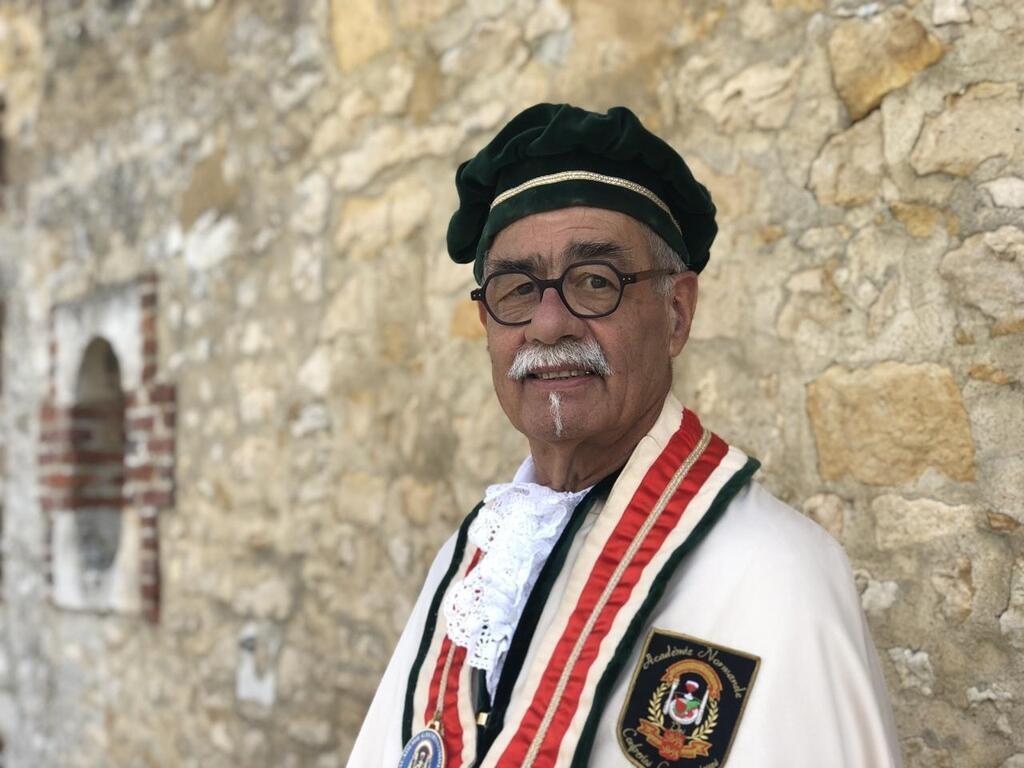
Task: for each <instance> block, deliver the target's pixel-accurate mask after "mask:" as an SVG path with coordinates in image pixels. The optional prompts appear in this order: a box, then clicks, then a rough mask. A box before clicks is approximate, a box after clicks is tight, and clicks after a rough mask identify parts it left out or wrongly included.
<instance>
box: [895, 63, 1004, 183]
mask: <svg viewBox="0 0 1024 768" xmlns="http://www.w3.org/2000/svg"><path fill="white" fill-rule="evenodd" d="M1022 136H1024V110H1022V109H1021V97H1020V93H1019V91H1018V86H1017V84H1016V83H977V84H975V85H972V86H970V87H969V88H968V89H967V90H966V91H964V92H963V93H962V94H959V95H953V96H950V97H948V98H947V99H946V105H945V109H943V111H942V112H940V113H939V114H937V115H933V116H930V117H928V118H926V119H925V122H924V127H923V128H922V129H921V135H920V136H919V137H918V139H917V143H916V144H915V145H914V149H913V151H912V152H911V154H910V164H911V165H912V166H913V168H914V170H915V171H917V172H918V173H919V174H922V175H924V174H927V173H935V172H937V171H941V172H943V173H949V174H952V175H954V176H967V175H969V174H970V173H972V172H973V171H974V169H975V168H977V167H978V166H979V165H980V164H981V163H982V162H983V161H984V160H987V159H988V158H990V157H999V156H1011V155H1013V154H1014V152H1015V150H1018V149H1019V148H1020V147H1021V145H1022V142H1024V139H1022Z"/></svg>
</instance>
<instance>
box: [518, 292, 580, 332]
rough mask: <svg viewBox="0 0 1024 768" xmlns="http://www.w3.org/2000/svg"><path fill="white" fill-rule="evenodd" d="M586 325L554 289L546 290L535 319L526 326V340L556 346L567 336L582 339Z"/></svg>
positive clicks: (535, 313)
mask: <svg viewBox="0 0 1024 768" xmlns="http://www.w3.org/2000/svg"><path fill="white" fill-rule="evenodd" d="M584 330H585V325H584V323H583V320H581V319H580V318H578V317H576V315H574V314H573V313H572V312H570V311H569V308H568V307H567V306H565V304H564V302H563V301H562V297H561V296H559V295H558V291H556V290H555V289H554V288H545V289H544V292H543V293H541V295H540V303H539V304H538V305H537V309H536V310H534V313H533V318H532V319H531V320H530V323H529V325H527V326H526V338H527V339H528V340H530V341H539V342H541V343H542V344H554V343H555V342H557V341H558V340H559V339H562V338H564V337H566V336H576V337H582V336H583V334H584Z"/></svg>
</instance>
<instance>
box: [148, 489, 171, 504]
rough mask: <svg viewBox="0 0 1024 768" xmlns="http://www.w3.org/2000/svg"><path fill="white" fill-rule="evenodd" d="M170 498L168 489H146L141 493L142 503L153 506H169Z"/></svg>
mask: <svg viewBox="0 0 1024 768" xmlns="http://www.w3.org/2000/svg"><path fill="white" fill-rule="evenodd" d="M171 499H172V495H171V492H170V491H146V492H144V493H143V494H142V503H143V504H152V505H153V506H154V507H169V506H171V504H172V503H173V502H172V500H171Z"/></svg>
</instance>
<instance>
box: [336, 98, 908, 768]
mask: <svg viewBox="0 0 1024 768" xmlns="http://www.w3.org/2000/svg"><path fill="white" fill-rule="evenodd" d="M456 186H457V188H458V192H459V201H460V205H459V210H458V211H457V212H456V213H455V215H454V216H453V218H452V221H451V225H450V227H449V230H448V248H449V252H450V254H451V256H452V258H453V259H455V261H457V262H460V263H468V262H472V263H473V264H474V274H475V276H476V279H477V282H478V283H479V284H480V287H479V288H477V289H476V290H474V291H473V293H472V297H473V299H475V300H476V301H478V302H479V307H480V321H481V323H483V325H484V327H485V329H486V331H487V347H488V350H489V352H490V357H491V366H492V376H493V380H494V388H495V392H496V394H497V396H498V400H499V402H500V403H501V407H502V408H503V409H504V411H505V413H506V414H507V416H508V419H509V421H510V422H511V423H512V425H513V426H514V427H515V428H516V429H517V430H519V431H520V432H522V433H523V434H524V435H526V437H527V438H528V439H529V444H530V456H529V457H527V458H526V460H525V461H524V462H523V464H522V466H521V467H520V468H519V471H518V472H517V473H516V475H515V477H514V478H513V479H512V481H511V482H510V483H503V484H500V485H493V486H491V487H490V488H488V489H487V490H486V492H485V494H484V498H483V501H482V502H481V503H480V504H479V505H478V506H477V507H476V509H474V510H473V511H472V513H471V514H470V515H469V516H468V517H467V518H466V520H465V522H464V523H463V524H462V526H461V527H460V529H459V531H458V532H457V533H456V534H455V535H453V536H452V538H451V539H450V540H449V541H448V542H447V543H446V544H445V545H444V546H443V547H442V549H441V552H440V553H439V554H438V556H437V559H436V560H435V561H434V564H433V566H432V568H431V569H430V572H429V574H428V576H427V580H426V584H425V585H424V587H423V591H422V593H421V594H420V597H419V600H418V601H417V603H416V606H415V608H414V609H413V613H412V616H411V617H410V619H409V623H408V625H407V626H406V629H405V632H404V633H403V634H402V637H401V639H400V640H399V643H398V647H397V648H396V650H395V652H394V656H393V657H392V659H391V662H390V664H389V665H388V668H387V671H386V672H385V673H384V678H383V680H382V681H381V684H380V688H379V689H378V691H377V695H376V696H375V698H374V700H373V703H372V705H371V707H370V710H369V713H368V714H367V716H366V721H365V723H364V725H363V728H362V730H361V731H360V734H359V737H358V739H357V740H356V744H355V748H354V751H353V753H352V757H351V760H350V763H349V765H350V766H352V768H367V767H368V766H398V765H401V766H431V767H432V768H434V767H437V766H446V767H447V768H462V767H463V766H466V767H468V766H480V767H481V768H483V767H485V766H486V767H488V768H489V767H491V766H502V767H509V768H511V767H512V766H516V767H518V766H535V767H536V768H541V767H543V766H599V767H602V768H603V767H604V766H624V765H635V766H641V767H642V768H649V767H651V766H661V767H663V768H668V767H669V766H702V767H704V768H710V767H711V766H722V765H725V764H726V763H727V764H728V765H729V766H730V768H768V767H771V766H786V768H794V766H814V767H815V768H822V767H823V766H828V768H836V767H838V766H872V768H881V767H882V766H893V765H897V764H898V762H899V758H898V749H897V742H896V736H895V731H894V727H893V720H892V714H891V712H890V707H889V703H888V699H887V695H886V691H885V684H884V681H883V679H882V675H881V672H880V670H879V666H878V661H877V659H876V656H875V652H874V649H873V646H872V643H871V638H870V636H869V634H868V629H867V626H866V623H865V621H864V616H863V613H862V611H861V608H860V602H859V599H858V596H857V592H856V589H855V588H854V585H853V580H852V578H851V573H850V568H849V565H848V563H847V561H846V558H845V556H844V554H843V551H842V549H841V548H840V547H839V546H838V545H837V544H836V543H835V542H834V541H833V540H832V539H831V538H830V537H829V536H828V535H827V534H826V533H825V532H824V531H822V530H821V529H820V528H818V527H817V526H816V525H815V524H814V523H812V522H810V521H809V520H807V519H806V518H804V517H803V516H801V515H800V514H798V513H797V512H795V511H794V510H792V509H791V508H789V507H788V506H786V505H784V504H782V503H781V502H779V501H778V500H776V499H775V498H773V497H772V496H771V495H770V494H769V493H768V492H766V491H765V490H764V489H763V488H762V487H761V486H760V485H758V484H757V483H756V482H755V481H754V480H753V479H752V476H753V474H754V473H755V471H756V470H757V467H758V463H757V461H755V460H754V459H751V458H748V457H747V456H745V455H744V454H743V453H742V452H741V451H739V450H738V449H736V448H735V447H732V446H730V445H728V444H727V443H726V442H725V441H724V440H723V439H721V438H720V437H718V436H717V435H714V434H712V433H711V432H709V431H708V430H707V429H706V428H705V427H703V426H702V425H701V422H700V420H699V419H698V417H697V415H696V414H694V413H693V412H692V411H689V410H687V409H685V408H684V407H683V406H682V405H681V404H680V403H679V402H678V401H677V400H676V398H675V397H674V396H673V394H672V391H671V387H672V359H673V358H674V357H676V356H677V355H678V354H679V353H680V352H681V351H682V349H683V347H684V345H685V344H686V340H687V337H688V335H689V333H690V325H691V322H692V320H693V314H694V309H695V307H696V304H697V284H698V281H697V274H698V273H699V272H700V270H701V269H702V268H703V266H704V265H705V264H706V263H707V260H708V255H709V249H710V246H711V242H712V240H713V239H714V236H715V233H716V231H717V227H716V225H715V220H714V215H715V208H714V205H713V204H712V202H711V198H710V196H709V195H708V193H707V190H706V189H705V188H704V187H703V186H701V185H700V184H699V183H698V182H697V181H696V180H695V179H694V178H693V176H692V174H691V173H690V171H689V169H688V168H687V166H686V164H685V163H684V161H683V160H682V158H681V157H679V155H678V154H676V153H675V151H673V150H672V149H671V148H670V147H669V146H668V145H667V144H665V143H664V142H663V141H661V140H660V139H658V138H657V137H656V136H654V135H653V134H651V133H650V132H648V131H647V130H646V129H645V128H644V127H643V126H642V125H641V124H640V122H639V120H638V119H637V118H636V116H635V115H634V114H633V113H632V112H630V111H629V110H627V109H625V108H621V107H619V108H615V109H612V110H609V112H608V113H607V114H604V115H602V114H595V113H592V112H587V111H584V110H581V109H577V108H575V107H571V106H568V105H551V104H539V105H537V106H534V107H531V108H529V109H527V110H525V111H524V112H522V113H521V114H519V115H518V116H517V117H515V118H514V119H513V120H512V121H511V122H510V123H509V124H508V125H507V126H506V127H505V128H504V129H503V130H502V131H501V132H500V133H499V134H498V135H497V136H496V137H495V139H494V140H493V141H492V142H491V143H490V144H488V145H487V146H486V147H485V148H484V149H483V150H481V151H480V153H479V154H478V155H477V156H476V157H474V158H473V159H472V160H470V161H469V162H467V163H464V164H463V165H462V166H461V167H460V168H459V170H458V173H457V176H456Z"/></svg>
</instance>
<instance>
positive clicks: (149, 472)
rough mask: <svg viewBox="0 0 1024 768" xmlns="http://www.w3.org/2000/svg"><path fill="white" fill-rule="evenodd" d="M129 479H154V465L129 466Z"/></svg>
mask: <svg viewBox="0 0 1024 768" xmlns="http://www.w3.org/2000/svg"><path fill="white" fill-rule="evenodd" d="M128 479H129V480H152V479H153V465H152V464H143V465H142V466H141V467H129V468H128Z"/></svg>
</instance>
